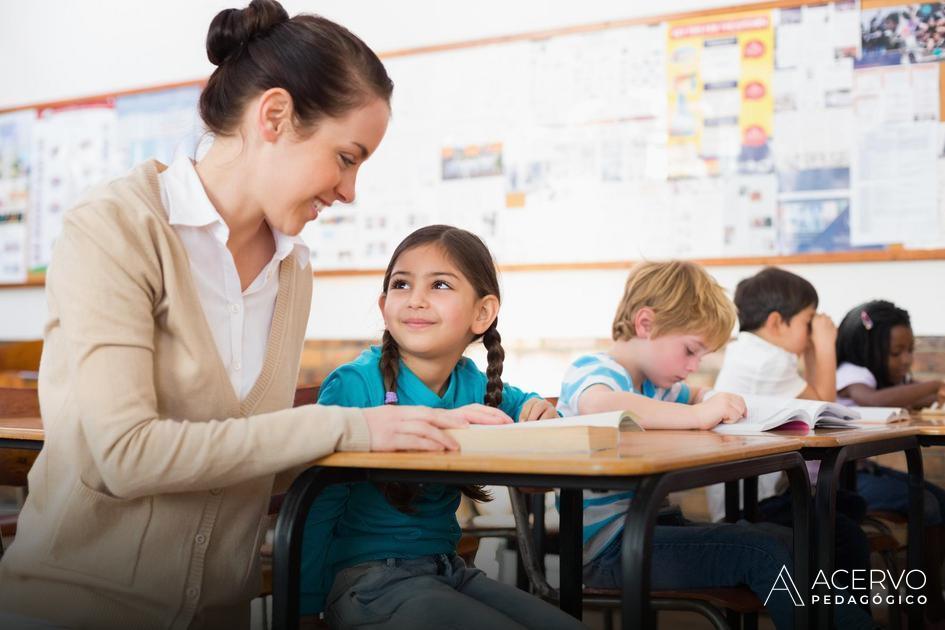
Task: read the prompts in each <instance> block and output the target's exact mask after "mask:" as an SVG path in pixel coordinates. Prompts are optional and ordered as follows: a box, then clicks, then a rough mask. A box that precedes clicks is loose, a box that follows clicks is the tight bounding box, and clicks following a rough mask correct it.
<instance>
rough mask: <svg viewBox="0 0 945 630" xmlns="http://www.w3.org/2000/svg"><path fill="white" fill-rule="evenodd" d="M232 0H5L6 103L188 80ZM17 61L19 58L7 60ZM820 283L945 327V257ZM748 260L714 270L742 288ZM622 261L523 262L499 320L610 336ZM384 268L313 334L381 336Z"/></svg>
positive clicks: (375, 32)
mask: <svg viewBox="0 0 945 630" xmlns="http://www.w3.org/2000/svg"><path fill="white" fill-rule="evenodd" d="M283 4H284V6H285V7H286V8H287V10H288V11H289V12H290V13H296V12H299V11H314V12H319V13H322V14H323V15H325V16H327V17H330V18H332V19H335V20H337V21H339V22H341V23H343V24H345V25H346V26H348V27H349V28H350V29H351V30H353V31H354V32H356V33H357V34H359V35H360V36H361V37H363V38H364V39H365V40H366V41H367V42H368V43H369V44H370V45H371V46H373V47H374V48H375V49H376V50H378V51H380V52H383V51H390V50H397V49H403V48H411V47H415V46H423V45H430V44H437V43H443V42H453V41H461V40H468V39H477V38H481V37H489V36H494V35H503V34H513V33H520V32H528V31H535V30H541V29H546V28H555V27H560V26H567V25H574V24H582V23H595V22H602V21H607V20H615V19H621V18H629V17H638V16H644V15H648V14H651V13H652V11H653V8H654V7H656V8H658V10H659V12H660V13H661V14H663V13H671V12H677V11H692V10H696V9H701V8H709V7H713V6H729V5H732V4H733V3H732V2H731V1H718V0H663V2H661V3H659V4H655V5H654V4H652V3H643V2H638V1H634V2H625V1H623V0H588V1H585V2H580V3H575V2H570V1H563V0H555V1H552V2H542V3H540V6H541V10H540V11H534V9H535V7H536V6H539V5H538V4H537V3H532V2H507V1H501V2H500V1H499V0H481V1H480V2H477V3H474V4H473V3H454V2H441V1H436V0H425V1H422V0H398V2H368V1H366V0H361V1H355V0H325V1H322V2H313V1H308V2H305V1H301V0H291V1H286V2H284V3H283ZM226 6H230V5H229V3H227V2H215V1H209V0H162V2H159V3H157V2H127V1H123V0H98V1H96V2H73V1H71V0H31V1H30V2H16V3H14V2H4V1H3V0H0V13H2V19H0V58H2V59H5V60H8V61H6V62H5V63H4V69H3V80H2V81H0V108H3V107H11V106H16V105H21V104H29V103H36V102H42V101H49V100H55V99H66V98H75V97H79V96H83V95H88V94H96V93H101V92H109V91H116V90H123V89H129V88H135V87H141V86H149V85H155V84H162V83H170V82H176V81H186V80H192V79H196V78H199V77H203V76H206V75H208V74H209V72H210V71H211V70H212V66H210V64H209V62H207V60H206V56H205V53H204V50H203V38H204V37H205V35H206V27H207V25H208V24H209V22H210V19H211V18H212V16H213V15H214V14H215V13H216V11H218V10H220V9H221V8H225V7H226ZM11 59H12V60H15V62H13V63H11V62H10V61H9V60H11ZM790 269H792V270H793V271H795V272H797V273H800V274H802V275H804V276H805V277H807V278H808V279H809V280H811V281H812V282H813V283H814V284H815V286H817V288H818V290H819V292H820V295H821V302H822V306H823V309H824V310H825V311H826V312H827V313H829V314H830V315H831V316H833V317H834V318H835V319H839V318H840V317H841V316H842V315H843V313H844V312H845V311H846V310H847V309H848V308H850V307H851V306H853V305H855V304H856V303H858V302H860V301H863V300H866V299H870V298H875V297H884V298H888V299H892V300H894V301H896V302H900V303H901V304H902V305H904V306H906V307H907V308H908V309H909V310H910V312H911V313H912V316H913V324H914V328H915V331H916V333H917V334H919V335H945V315H943V314H945V291H942V289H941V286H942V280H943V278H945V261H928V262H897V263H889V262H887V263H856V264H852V263H851V264H830V265H826V264H818V265H796V266H793V267H790ZM755 270H756V268H754V267H713V268H711V269H710V271H711V273H712V274H713V275H715V277H716V278H718V280H719V282H720V283H721V284H722V285H723V286H725V287H727V288H730V289H732V288H734V286H735V284H736V282H737V281H738V280H739V279H740V278H742V277H744V276H746V275H749V274H751V273H753V272H754V271H755ZM625 275H626V274H625V272H624V271H570V272H560V271H554V272H516V273H506V274H505V275H504V277H503V290H504V305H503V310H502V314H501V331H502V334H503V337H504V338H505V339H506V340H510V341H514V340H534V339H566V338H601V337H607V336H608V335H609V330H610V322H611V318H612V316H613V310H614V307H615V305H616V303H617V301H618V299H619V297H620V293H621V291H622V288H623V281H624V277H625ZM379 287H380V277H376V276H367V277H361V276H355V277H351V276H348V277H336V278H319V279H318V280H317V281H316V284H315V291H314V297H313V304H312V318H311V320H310V322H309V330H308V335H309V337H310V338H317V339H364V338H374V337H377V336H378V335H379V331H380V326H381V323H380V319H379V317H378V316H377V308H376V298H377V294H378V291H379ZM45 310H46V309H45V301H44V296H43V290H42V289H41V288H23V289H4V290H0V340H14V339H31V338H37V337H40V336H41V335H42V327H43V322H44V320H45V316H46V315H45Z"/></svg>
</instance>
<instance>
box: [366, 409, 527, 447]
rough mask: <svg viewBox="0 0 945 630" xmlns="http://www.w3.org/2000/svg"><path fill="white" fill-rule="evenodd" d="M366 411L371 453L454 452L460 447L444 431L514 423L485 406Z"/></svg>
mask: <svg viewBox="0 0 945 630" xmlns="http://www.w3.org/2000/svg"><path fill="white" fill-rule="evenodd" d="M363 411H364V419H365V420H367V425H368V431H369V432H370V433H371V450H372V451H444V450H446V451H455V450H458V449H459V444H457V443H456V440H454V439H453V438H451V437H450V436H449V435H447V434H446V433H444V432H443V431H442V429H462V428H464V427H467V426H469V425H470V424H508V423H509V422H511V421H512V419H511V418H509V417H508V416H507V415H505V413H503V412H502V411H501V410H499V409H496V408H494V407H487V406H485V405H466V406H465V407H459V408H458V409H430V408H429V407H411V406H400V405H384V406H383V407H371V408H369V409H364V410H363Z"/></svg>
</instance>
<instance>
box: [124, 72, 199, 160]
mask: <svg viewBox="0 0 945 630" xmlns="http://www.w3.org/2000/svg"><path fill="white" fill-rule="evenodd" d="M199 99H200V88H199V87H197V86H189V87H183V88H175V89H172V90H162V91H160V92H147V93H144V94H132V95H129V96H120V97H118V98H117V99H116V100H115V113H116V114H117V116H118V123H117V124H118V156H117V158H116V160H117V163H119V164H121V165H122V167H123V168H125V169H130V168H132V167H133V166H135V165H136V164H140V163H141V162H144V161H145V160H149V159H155V160H157V161H159V162H162V163H164V164H170V163H171V162H172V161H173V160H174V158H175V157H177V156H178V155H187V156H190V157H194V154H195V149H196V146H197V141H198V139H199V138H200V135H201V133H202V131H203V125H202V123H201V121H200V117H199V116H198V114H197V102H198V100H199Z"/></svg>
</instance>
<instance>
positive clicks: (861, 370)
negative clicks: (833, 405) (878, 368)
mask: <svg viewBox="0 0 945 630" xmlns="http://www.w3.org/2000/svg"><path fill="white" fill-rule="evenodd" d="M857 383H862V384H863V385H866V386H867V387H870V388H872V389H876V377H875V376H873V373H872V372H870V371H869V370H868V369H867V368H865V367H863V366H862V365H855V364H853V363H847V362H846V361H844V362H843V363H841V364H840V365H839V366H837V402H838V403H840V404H841V405H846V406H847V407H853V406H855V405H856V403H855V402H853V399H852V398H841V397H840V390H841V389H844V388H847V387H849V386H850V385H855V384H857Z"/></svg>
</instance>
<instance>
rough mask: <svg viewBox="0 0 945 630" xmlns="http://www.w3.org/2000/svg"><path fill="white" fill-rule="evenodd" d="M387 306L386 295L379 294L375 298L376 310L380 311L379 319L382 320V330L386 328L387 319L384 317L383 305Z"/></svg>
mask: <svg viewBox="0 0 945 630" xmlns="http://www.w3.org/2000/svg"><path fill="white" fill-rule="evenodd" d="M385 304H387V294H386V293H381V295H380V297H379V298H377V308H379V309H381V318H383V320H384V328H387V317H385V316H384V305H385Z"/></svg>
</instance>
